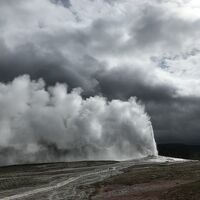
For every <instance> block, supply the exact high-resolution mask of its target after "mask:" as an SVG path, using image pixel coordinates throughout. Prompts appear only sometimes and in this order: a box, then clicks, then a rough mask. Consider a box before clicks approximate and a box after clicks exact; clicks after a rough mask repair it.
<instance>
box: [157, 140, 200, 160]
mask: <svg viewBox="0 0 200 200" xmlns="http://www.w3.org/2000/svg"><path fill="white" fill-rule="evenodd" d="M157 147H158V151H159V155H162V156H169V157H176V158H185V159H194V160H200V145H185V144H158V145H157Z"/></svg>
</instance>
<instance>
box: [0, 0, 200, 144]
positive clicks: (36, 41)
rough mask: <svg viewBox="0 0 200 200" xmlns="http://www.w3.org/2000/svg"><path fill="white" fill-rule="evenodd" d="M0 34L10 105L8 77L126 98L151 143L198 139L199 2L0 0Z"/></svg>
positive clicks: (0, 66) (0, 71)
mask: <svg viewBox="0 0 200 200" xmlns="http://www.w3.org/2000/svg"><path fill="white" fill-rule="evenodd" d="M0 33H1V34H0V82H1V92H0V93H1V96H4V90H11V91H12V90H13V92H11V93H12V94H13V93H14V94H15V93H16V94H15V95H16V96H13V102H12V103H13V104H14V103H15V98H17V96H18V95H19V94H18V93H17V92H16V91H15V86H14V83H15V82H17V81H14V82H12V84H13V85H12V86H11V83H9V82H11V81H13V80H14V79H15V80H16V79H17V80H18V79H22V80H26V81H25V82H26V83H27V82H29V84H33V85H34V84H36V85H37V84H38V83H37V80H38V79H39V78H42V79H43V80H44V82H45V83H46V86H41V87H45V88H46V87H48V86H53V85H55V83H57V82H60V83H65V84H66V85H67V86H68V88H69V91H71V90H73V89H74V88H81V89H82V93H81V94H80V95H81V96H82V97H83V98H84V99H85V98H88V97H90V96H100V97H99V98H101V97H105V98H106V99H108V101H112V100H114V99H115V100H116V99H117V100H121V101H122V102H127V101H128V99H129V98H130V97H133V98H136V99H137V100H134V101H136V102H137V104H140V105H141V104H142V106H144V107H145V110H146V112H147V114H148V116H149V117H150V120H151V122H152V125H153V128H154V133H155V139H156V142H157V143H175V142H176V143H177V142H178V143H187V144H200V48H199V47H200V37H199V35H200V1H199V0H151V1H149V0H17V1H16V0H1V1H0ZM24 74H26V76H25V77H24V76H23V75H24ZM27 75H28V76H30V79H31V80H36V82H34V81H33V82H32V83H30V82H31V81H30V80H29V78H28V76H27ZM17 77H19V78H17ZM18 81H19V80H18ZM19 82H20V81H19ZM22 82H23V81H22ZM22 85H23V84H22ZM11 87H13V88H11ZM22 87H23V86H22ZM31 87H36V86H31ZM37 87H38V86H37ZM16 88H17V86H16ZM16 90H17V89H16ZM21 95H22V94H21ZM1 96H0V99H1V98H3V97H1ZM22 96H23V95H22ZM79 98H81V97H79ZM38 101H39V100H38ZM121 101H120V102H121ZM0 104H1V103H0ZM3 105H4V104H3ZM5 109H6V108H5ZM7 109H8V110H9V107H8V108H7ZM5 112H12V111H10V110H9V111H7V110H6V111H5ZM20 112H21V111H20ZM9 119H10V118H9ZM134 120H135V118H133V121H134ZM4 121H6V120H5V117H4V116H1V123H0V124H1V125H0V129H1V132H3V130H5V126H6V127H7V128H8V127H9V130H10V131H9V134H10V135H12V130H14V129H16V128H18V127H14V128H13V127H10V125H9V123H11V122H10V121H9V123H8V122H7V121H6V123H7V125H5V123H3V122H4ZM19 123H23V122H19ZM26 126H27V125H26ZM35 126H36V128H38V129H39V128H41V127H38V126H39V125H38V124H37V123H36V125H35ZM7 128H6V130H7ZM0 134H1V133H0ZM58 134H59V133H58ZM4 135H5V134H4ZM1 137H3V136H1ZM7 137H8V136H7ZM9 137H10V136H9ZM9 137H8V138H9ZM21 137H22V136H21ZM24 137H27V136H24ZM32 137H33V136H32ZM54 137H55V138H56V136H54ZM8 138H7V144H12V143H13V140H9V139H8Z"/></svg>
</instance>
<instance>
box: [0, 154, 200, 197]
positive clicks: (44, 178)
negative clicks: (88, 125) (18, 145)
mask: <svg viewBox="0 0 200 200" xmlns="http://www.w3.org/2000/svg"><path fill="white" fill-rule="evenodd" d="M0 199H1V200H11V199H22V200H27V199H28V200H34V199H40V200H43V199H51V200H56V199H66V200H68V199H71V200H74V199H75V200H79V199H80V200H81V199H85V200H87V199H88V200H89V199H90V200H130V199H134V200H139V199H140V200H159V199H162V200H173V199H181V200H188V199H190V200H199V199H200V162H199V161H184V160H176V159H175V160H174V159H170V158H163V157H159V158H146V159H142V160H131V161H124V162H115V161H81V162H66V163H64V162H63V163H48V164H47V163H46V164H45V163H44V164H29V165H15V166H5V167H1V168H0Z"/></svg>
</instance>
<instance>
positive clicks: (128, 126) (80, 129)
mask: <svg viewBox="0 0 200 200" xmlns="http://www.w3.org/2000/svg"><path fill="white" fill-rule="evenodd" d="M80 93H81V90H80V89H74V90H73V91H71V92H68V91H67V86H66V85H64V84H57V85H56V86H54V87H49V88H48V89H45V84H44V82H43V80H38V81H31V80H30V78H29V77H28V76H26V75H25V76H21V77H18V78H16V79H14V80H13V81H12V82H11V83H8V84H3V83H1V84H0V164H11V163H20V162H41V161H60V160H63V161H66V160H83V159H112V160H124V159H132V158H140V157H144V156H148V155H157V150H156V144H155V140H154V135H153V133H152V127H151V122H150V120H149V117H148V116H147V114H146V113H145V111H144V107H143V106H142V105H140V104H138V103H137V102H136V99H135V98H130V99H129V100H128V101H120V100H112V101H107V100H106V99H105V98H103V97H100V96H95V97H90V98H87V99H83V98H82V97H81V95H80Z"/></svg>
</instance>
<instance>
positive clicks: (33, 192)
mask: <svg viewBox="0 0 200 200" xmlns="http://www.w3.org/2000/svg"><path fill="white" fill-rule="evenodd" d="M111 170H116V168H115V167H113V168H112V169H110V168H108V169H105V170H101V171H96V172H92V173H87V174H83V175H80V176H77V177H71V178H69V179H67V180H65V181H61V182H59V183H57V184H55V185H53V186H47V187H42V188H38V189H34V190H30V191H27V192H23V193H21V194H16V195H12V196H9V197H4V198H1V199H0V200H14V199H19V198H24V197H28V196H31V195H35V194H38V193H42V192H48V191H52V190H55V189H58V188H61V187H63V186H66V185H68V184H70V183H72V182H75V181H77V180H79V179H81V178H85V177H88V176H91V175H100V174H102V173H107V172H109V171H111Z"/></svg>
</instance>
